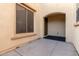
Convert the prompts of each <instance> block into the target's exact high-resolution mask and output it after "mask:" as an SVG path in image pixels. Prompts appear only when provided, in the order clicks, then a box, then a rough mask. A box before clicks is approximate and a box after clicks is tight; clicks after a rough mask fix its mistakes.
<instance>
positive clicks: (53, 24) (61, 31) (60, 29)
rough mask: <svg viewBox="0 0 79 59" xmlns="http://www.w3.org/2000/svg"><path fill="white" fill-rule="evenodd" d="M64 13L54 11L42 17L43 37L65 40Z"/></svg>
mask: <svg viewBox="0 0 79 59" xmlns="http://www.w3.org/2000/svg"><path fill="white" fill-rule="evenodd" d="M65 20H66V14H65V13H62V12H55V13H51V14H48V15H46V16H45V17H44V36H45V37H44V38H48V39H54V40H60V41H65V29H66V27H65V24H66V22H65Z"/></svg>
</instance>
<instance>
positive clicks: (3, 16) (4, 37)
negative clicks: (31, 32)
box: [0, 3, 38, 53]
mask: <svg viewBox="0 0 79 59" xmlns="http://www.w3.org/2000/svg"><path fill="white" fill-rule="evenodd" d="M0 33H1V34H0V53H1V52H3V51H4V50H7V49H8V48H12V47H15V46H18V45H20V44H22V43H25V42H29V41H31V40H34V39H37V38H38V37H37V36H33V37H28V38H27V37H26V38H22V39H17V40H11V39H12V38H13V37H14V36H15V33H16V5H15V3H2V4H0Z"/></svg>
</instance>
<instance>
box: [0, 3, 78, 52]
mask: <svg viewBox="0 0 79 59" xmlns="http://www.w3.org/2000/svg"><path fill="white" fill-rule="evenodd" d="M29 5H30V6H32V7H33V8H35V9H36V10H37V12H35V13H34V32H35V33H37V34H38V35H39V36H40V37H43V35H44V19H43V18H44V17H45V16H46V15H48V14H50V13H54V12H62V13H66V24H65V26H66V41H67V42H73V44H74V45H75V47H76V49H77V51H78V52H79V34H78V33H79V27H77V28H75V27H74V23H75V20H76V4H74V3H67V4H58V3H57V4H56V3H54V4H48V3H47V4H29ZM15 12H16V8H15V4H12V3H11V4H0V15H1V16H0V33H1V34H0V51H1V50H3V49H6V48H9V47H11V46H14V45H16V44H18V43H19V42H22V40H15V41H12V40H11V38H12V37H14V35H15V25H16V24H15V22H16V13H15ZM74 33H75V34H74ZM28 39H32V37H31V38H26V39H24V40H23V42H25V41H28Z"/></svg>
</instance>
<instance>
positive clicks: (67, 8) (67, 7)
mask: <svg viewBox="0 0 79 59" xmlns="http://www.w3.org/2000/svg"><path fill="white" fill-rule="evenodd" d="M40 5H41V11H40V16H39V17H40V19H39V20H40V21H39V22H40V28H39V30H40V35H41V37H43V35H44V19H43V17H45V16H46V15H48V14H50V13H54V12H62V13H66V23H65V26H66V41H67V42H72V41H73V37H74V36H73V31H74V26H73V23H74V21H75V18H76V16H75V15H76V13H75V11H76V10H75V8H76V6H75V4H73V3H69V4H40ZM71 10H72V11H71Z"/></svg>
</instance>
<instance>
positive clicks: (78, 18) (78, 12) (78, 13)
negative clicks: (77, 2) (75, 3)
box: [76, 8, 79, 21]
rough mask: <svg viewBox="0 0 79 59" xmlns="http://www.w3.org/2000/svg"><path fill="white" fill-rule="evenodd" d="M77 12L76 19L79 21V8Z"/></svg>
mask: <svg viewBox="0 0 79 59" xmlns="http://www.w3.org/2000/svg"><path fill="white" fill-rule="evenodd" d="M76 14H77V20H76V21H79V8H78V9H77V11H76Z"/></svg>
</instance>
